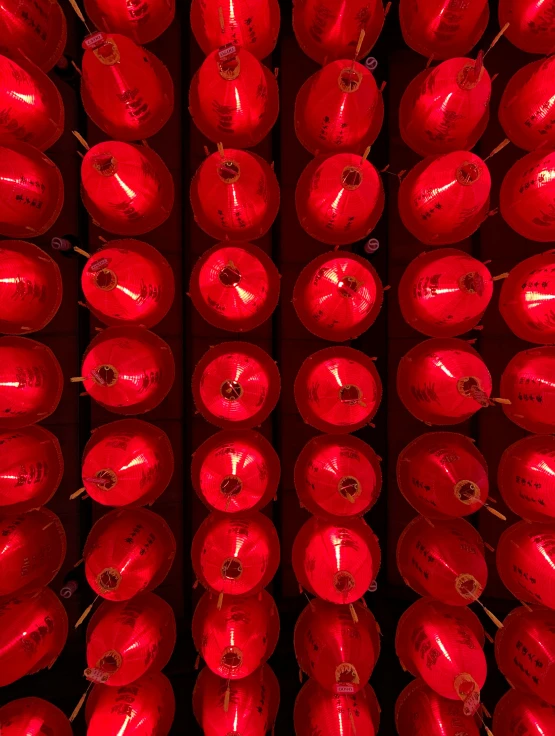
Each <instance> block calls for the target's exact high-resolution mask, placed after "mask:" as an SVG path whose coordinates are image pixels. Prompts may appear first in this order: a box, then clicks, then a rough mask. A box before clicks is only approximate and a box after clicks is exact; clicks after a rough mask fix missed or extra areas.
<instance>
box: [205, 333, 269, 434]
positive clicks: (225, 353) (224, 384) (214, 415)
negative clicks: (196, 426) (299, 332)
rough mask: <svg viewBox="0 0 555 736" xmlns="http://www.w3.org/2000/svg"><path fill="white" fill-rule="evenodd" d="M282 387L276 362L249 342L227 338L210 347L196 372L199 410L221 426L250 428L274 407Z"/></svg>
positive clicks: (257, 423)
mask: <svg viewBox="0 0 555 736" xmlns="http://www.w3.org/2000/svg"><path fill="white" fill-rule="evenodd" d="M279 391H280V377H279V371H278V369H277V366H276V364H275V363H274V361H273V360H272V359H271V358H270V356H269V355H268V353H267V352H266V351H264V350H262V348H259V347H258V346H257V345H253V344H252V343H248V342H224V343H220V345H218V346H216V347H213V348H210V350H208V352H206V353H205V354H204V356H203V357H202V358H201V360H200V361H199V363H198V364H197V367H196V368H195V370H194V373H193V397H194V400H195V405H196V407H197V410H198V411H199V412H200V413H201V414H202V416H203V417H204V418H205V419H206V420H207V421H209V422H211V423H212V424H215V425H216V426H217V427H233V428H237V429H250V428H252V427H255V426H257V425H260V424H261V423H262V422H263V421H264V420H265V419H266V418H267V417H268V415H269V414H270V412H271V411H272V410H273V409H274V407H275V405H276V403H277V400H278V397H279Z"/></svg>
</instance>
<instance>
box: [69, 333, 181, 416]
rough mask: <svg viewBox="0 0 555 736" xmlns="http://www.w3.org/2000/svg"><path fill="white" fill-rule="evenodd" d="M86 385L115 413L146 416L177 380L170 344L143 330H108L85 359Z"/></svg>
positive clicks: (86, 388)
mask: <svg viewBox="0 0 555 736" xmlns="http://www.w3.org/2000/svg"><path fill="white" fill-rule="evenodd" d="M81 370H82V374H83V379H84V380H83V386H84V387H85V390H86V391H87V393H88V394H89V395H90V396H91V398H93V399H94V400H95V401H97V402H98V403H99V404H100V405H101V406H103V407H104V408H106V409H108V411H113V412H115V413H116V414H143V413H144V412H146V411H150V410H151V409H154V408H155V407H156V406H158V404H160V403H161V402H162V401H163V399H165V397H166V396H167V394H168V392H169V391H170V389H171V387H172V385H173V381H174V378H175V365H174V360H173V355H172V351H171V350H170V347H169V345H168V344H167V343H166V342H164V340H162V339H161V338H160V337H158V335H155V334H154V333H153V332H149V330H145V328H144V327H109V328H108V329H107V330H103V331H102V332H101V333H100V334H98V335H97V336H96V337H95V338H94V340H93V341H92V342H91V343H90V344H89V346H88V348H87V350H86V352H85V355H84V357H83V365H82V368H81Z"/></svg>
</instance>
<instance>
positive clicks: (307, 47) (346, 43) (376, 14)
mask: <svg viewBox="0 0 555 736" xmlns="http://www.w3.org/2000/svg"><path fill="white" fill-rule="evenodd" d="M384 20H385V14H384V9H383V5H382V0H350V2H349V3H345V2H342V0H323V1H321V0H295V2H294V3H293V31H294V32H295V36H296V38H297V43H298V44H299V46H300V47H301V48H302V50H303V51H304V52H305V54H306V55H307V56H310V58H311V59H314V61H315V62H316V63H318V64H322V65H324V64H327V62H328V61H335V60H336V59H344V58H345V57H347V58H349V57H352V56H353V55H354V54H355V49H356V46H357V42H358V41H359V38H360V35H361V32H362V31H364V38H363V41H362V45H361V47H360V49H359V51H358V55H359V56H360V57H361V58H363V57H365V56H366V55H367V54H368V53H369V51H370V49H371V48H372V47H373V46H374V44H375V43H376V41H377V40H378V36H379V35H380V33H381V31H382V28H383V24H384Z"/></svg>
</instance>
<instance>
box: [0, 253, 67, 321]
mask: <svg viewBox="0 0 555 736" xmlns="http://www.w3.org/2000/svg"><path fill="white" fill-rule="evenodd" d="M61 301H62V275H61V273H60V269H59V268H58V266H57V264H56V262H55V261H53V260H52V258H50V256H49V255H48V254H47V253H45V252H44V251H43V250H42V249H41V248H38V247H37V246H36V245H33V243H26V242H25V241H24V240H3V241H2V242H1V243H0V332H4V333H8V334H10V335H20V334H27V333H29V332H36V331H37V330H42V329H43V328H44V327H46V325H47V324H48V323H49V322H50V320H51V319H52V318H53V317H54V315H55V314H56V312H57V311H58V309H59V308H60V304H61Z"/></svg>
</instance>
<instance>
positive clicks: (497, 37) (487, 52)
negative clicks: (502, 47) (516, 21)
mask: <svg viewBox="0 0 555 736" xmlns="http://www.w3.org/2000/svg"><path fill="white" fill-rule="evenodd" d="M510 25H511V24H510V23H505V25H504V26H503V28H502V29H501V30H500V31H499V33H498V34H497V36H496V37H495V38H494V39H493V41H492V42H491V43H490V45H489V48H488V50H487V51H486V54H489V52H490V51H491V50H492V48H493V47H494V46H495V44H496V43H497V42H498V41H499V39H500V38H501V37H502V36H504V35H505V31H506V30H507V28H508V27H509V26H510ZM486 54H484V56H485V55H486Z"/></svg>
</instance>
